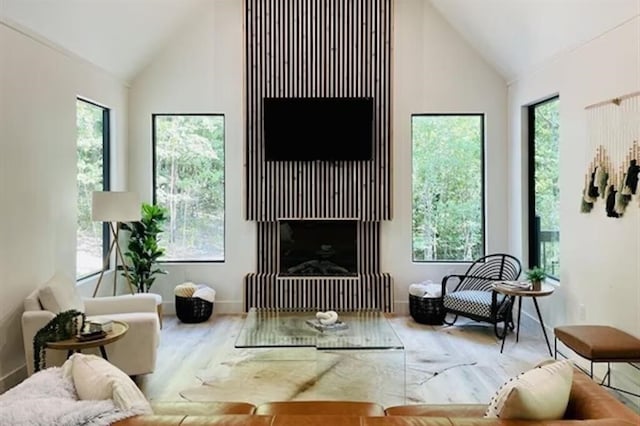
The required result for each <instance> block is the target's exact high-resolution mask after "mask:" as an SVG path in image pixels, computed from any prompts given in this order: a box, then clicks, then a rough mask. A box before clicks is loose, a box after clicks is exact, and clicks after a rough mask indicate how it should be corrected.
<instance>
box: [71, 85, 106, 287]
mask: <svg viewBox="0 0 640 426" xmlns="http://www.w3.org/2000/svg"><path fill="white" fill-rule="evenodd" d="M78 102H84V103H86V104H89V105H92V106H94V107H98V108H100V109H101V110H102V191H109V190H111V108H109V107H107V106H105V105H101V104H99V103H97V102H94V101H91V100H89V99H86V98H83V97H82V96H76V122H77V103H78ZM76 126H77V124H76ZM76 145H77V135H76ZM76 150H77V146H76ZM76 152H77V151H76ZM76 165H77V160H76ZM110 245H111V232H110V230H109V223H108V222H103V223H102V258H101V260H102V261H103V265H102V267H101V268H100V269H99V270H97V271H94V272H91V273H88V274H85V275H81V276H76V282H78V281H82V280H85V279H87V278H91V277H95V276H97V275H99V274H100V273H101V272H102V271H103V269H104V271H105V272H106V271H109V270H110V269H111V259H110V258H108V259H107V262H106V265H105V264H104V260H105V258H107V254H108V253H109V246H110ZM77 249H78V248H77V235H76V251H77ZM77 268H78V265H76V271H77Z"/></svg>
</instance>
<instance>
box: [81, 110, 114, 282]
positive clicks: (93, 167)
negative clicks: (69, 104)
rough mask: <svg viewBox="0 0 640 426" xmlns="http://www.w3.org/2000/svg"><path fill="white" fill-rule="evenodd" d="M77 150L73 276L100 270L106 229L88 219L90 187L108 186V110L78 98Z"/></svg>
mask: <svg viewBox="0 0 640 426" xmlns="http://www.w3.org/2000/svg"><path fill="white" fill-rule="evenodd" d="M76 127H77V135H76V152H77V167H78V171H77V182H78V184H77V185H78V227H77V239H76V240H77V242H76V278H83V277H86V276H89V275H91V274H95V273H98V272H100V270H101V269H102V262H103V259H104V256H105V254H106V253H105V250H106V246H108V238H109V237H108V235H109V234H108V232H107V230H106V228H105V225H104V224H103V223H102V222H94V221H92V220H91V197H92V193H93V191H105V190H108V189H109V179H108V176H109V110H108V109H107V108H104V107H101V106H99V105H96V104H93V103H90V102H88V101H84V100H82V99H78V100H77V101H76Z"/></svg>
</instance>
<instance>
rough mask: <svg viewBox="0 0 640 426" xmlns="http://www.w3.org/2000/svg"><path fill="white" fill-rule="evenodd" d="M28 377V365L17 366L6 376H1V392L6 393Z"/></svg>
mask: <svg viewBox="0 0 640 426" xmlns="http://www.w3.org/2000/svg"><path fill="white" fill-rule="evenodd" d="M26 378H27V366H26V365H23V366H21V367H18V368H16V369H15V370H13V371H12V372H11V373H9V374H7V375H6V376H4V377H0V393H4V392H6V391H8V390H9V389H11V388H12V387H14V386H15V385H17V384H18V383H20V382H22V381H23V380H24V379H26Z"/></svg>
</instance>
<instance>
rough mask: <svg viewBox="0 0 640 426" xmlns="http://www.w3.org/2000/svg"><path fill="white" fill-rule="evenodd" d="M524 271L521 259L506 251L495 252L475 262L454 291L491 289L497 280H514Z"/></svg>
mask: <svg viewBox="0 0 640 426" xmlns="http://www.w3.org/2000/svg"><path fill="white" fill-rule="evenodd" d="M520 272H522V265H521V264H520V261H519V260H518V259H517V258H515V257H513V256H511V255H509V254H504V253H494V254H489V255H487V256H484V257H481V258H479V259H477V260H475V261H474V262H473V264H471V266H470V267H469V269H467V272H465V274H464V275H465V277H464V278H463V279H462V280H461V281H460V283H459V284H458V285H457V286H456V288H455V290H454V291H462V290H483V291H488V290H491V286H492V285H493V284H494V283H495V282H496V281H514V280H516V279H518V277H519V276H520Z"/></svg>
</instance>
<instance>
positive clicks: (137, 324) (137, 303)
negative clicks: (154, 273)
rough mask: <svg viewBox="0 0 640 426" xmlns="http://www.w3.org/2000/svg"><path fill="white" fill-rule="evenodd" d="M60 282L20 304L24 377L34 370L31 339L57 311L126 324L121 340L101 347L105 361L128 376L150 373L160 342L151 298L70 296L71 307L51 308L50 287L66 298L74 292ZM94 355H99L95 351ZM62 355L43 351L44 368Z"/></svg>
mask: <svg viewBox="0 0 640 426" xmlns="http://www.w3.org/2000/svg"><path fill="white" fill-rule="evenodd" d="M62 281H64V280H58V282H54V284H51V281H50V282H49V283H48V284H49V285H48V286H46V287H44V288H42V289H36V290H34V291H33V292H32V293H31V294H30V295H29V296H28V297H27V298H26V299H25V301H24V309H25V311H24V313H23V314H22V339H23V344H24V353H25V358H26V364H27V372H28V374H29V375H31V374H33V371H34V365H33V337H34V336H35V334H36V333H37V332H38V330H40V329H41V328H42V327H44V326H45V325H46V324H47V323H48V322H49V321H50V320H51V319H53V318H54V317H55V316H56V313H57V312H60V311H64V310H67V309H78V310H84V312H85V314H86V316H87V318H90V317H92V316H100V317H106V318H110V319H113V320H120V321H124V322H126V323H127V324H128V325H129V331H128V332H127V334H126V335H125V336H124V337H123V338H122V339H120V340H118V341H116V342H113V343H110V344H109V345H107V346H105V349H106V351H107V355H108V356H109V362H111V363H112V364H114V365H115V366H117V367H118V368H120V369H121V370H122V371H124V372H125V373H126V374H128V375H130V376H135V375H139V374H147V373H151V372H153V370H154V368H155V364H156V353H157V347H158V344H159V343H160V325H159V322H158V314H157V311H156V298H155V296H154V295H152V294H136V295H123V296H113V297H96V298H93V299H80V298H79V297H77V295H75V294H73V295H72V298H75V301H74V303H75V305H74V303H71V304H65V303H64V302H63V303H61V304H60V305H59V306H56V307H55V308H51V300H49V298H50V296H51V294H50V293H51V288H52V287H53V288H55V287H58V288H60V287H61V286H62V287H63V288H64V291H63V292H66V293H67V294H66V296H69V294H70V293H69V292H72V293H74V292H75V283H73V282H71V287H70V288H69V284H64V283H63V282H62ZM47 290H48V292H47ZM54 292H55V291H54ZM82 305H84V309H82ZM45 306H47V307H48V308H49V310H48V309H46V308H45ZM56 311H57V312H56ZM87 352H88V353H91V350H87ZM95 353H96V354H98V355H99V353H98V352H97V350H96V352H95ZM66 355H67V354H66V352H65V351H60V350H54V349H47V350H46V365H47V366H48V367H50V366H54V365H55V366H57V365H62V363H63V362H64V360H65V359H66Z"/></svg>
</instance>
